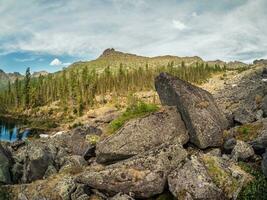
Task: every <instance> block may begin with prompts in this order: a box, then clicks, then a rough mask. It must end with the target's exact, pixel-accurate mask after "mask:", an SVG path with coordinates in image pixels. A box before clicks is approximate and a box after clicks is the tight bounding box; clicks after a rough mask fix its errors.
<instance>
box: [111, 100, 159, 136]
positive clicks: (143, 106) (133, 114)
mask: <svg viewBox="0 0 267 200" xmlns="http://www.w3.org/2000/svg"><path fill="white" fill-rule="evenodd" d="M157 110H159V107H158V106H157V105H155V104H147V103H144V102H142V101H138V102H136V103H135V104H133V105H131V106H129V107H127V109H126V111H125V112H124V113H123V114H122V115H121V116H120V117H119V118H117V119H115V120H113V121H112V122H111V123H110V125H109V130H108V133H109V134H113V133H114V132H116V131H117V130H118V129H120V128H121V127H122V126H123V125H124V124H125V123H126V122H127V121H129V120H130V119H134V118H138V117H142V116H145V115H147V114H149V113H152V112H155V111H157Z"/></svg>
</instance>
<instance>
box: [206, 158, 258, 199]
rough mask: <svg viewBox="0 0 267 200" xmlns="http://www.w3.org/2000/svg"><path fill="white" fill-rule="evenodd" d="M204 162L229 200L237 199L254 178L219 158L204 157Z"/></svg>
mask: <svg viewBox="0 0 267 200" xmlns="http://www.w3.org/2000/svg"><path fill="white" fill-rule="evenodd" d="M202 160H203V162H204V165H205V166H206V169H207V172H208V174H209V175H210V177H211V178H212V180H213V181H214V183H215V184H216V186H217V187H219V188H221V189H222V190H223V191H224V193H225V195H226V196H227V197H228V198H229V199H232V198H234V199H236V198H237V195H238V193H239V192H240V190H241V189H242V187H243V186H245V185H247V184H248V183H249V182H250V181H251V180H252V179H253V177H252V176H251V175H250V174H248V173H246V172H245V171H243V170H242V169H241V168H240V167H239V166H237V165H235V164H234V163H231V162H229V163H228V162H225V161H223V160H222V159H221V158H219V157H215V156H208V155H203V156H202Z"/></svg>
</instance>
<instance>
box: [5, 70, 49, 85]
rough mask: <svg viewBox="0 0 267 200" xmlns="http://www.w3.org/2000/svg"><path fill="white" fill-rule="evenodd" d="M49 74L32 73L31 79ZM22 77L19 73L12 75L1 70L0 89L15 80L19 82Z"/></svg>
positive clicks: (44, 72) (43, 72)
mask: <svg viewBox="0 0 267 200" xmlns="http://www.w3.org/2000/svg"><path fill="white" fill-rule="evenodd" d="M48 74H49V73H48V72H46V71H40V72H34V73H33V74H32V77H34V78H38V77H39V76H40V75H43V76H46V75H48ZM23 77H24V76H23V75H22V74H20V73H19V72H14V73H5V72H4V71H3V70H1V69H0V89H1V88H3V87H5V86H7V85H8V82H10V83H14V82H15V80H16V79H17V78H18V79H19V80H21V79H23Z"/></svg>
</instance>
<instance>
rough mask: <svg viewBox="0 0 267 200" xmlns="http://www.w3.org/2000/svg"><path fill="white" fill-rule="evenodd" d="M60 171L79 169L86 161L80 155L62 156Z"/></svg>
mask: <svg viewBox="0 0 267 200" xmlns="http://www.w3.org/2000/svg"><path fill="white" fill-rule="evenodd" d="M61 162H62V163H61V168H60V171H64V170H66V169H73V168H76V169H79V168H82V167H83V166H85V165H86V161H85V160H84V158H83V157H82V156H78V155H73V156H66V157H64V158H62V161H61Z"/></svg>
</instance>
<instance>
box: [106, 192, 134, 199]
mask: <svg viewBox="0 0 267 200" xmlns="http://www.w3.org/2000/svg"><path fill="white" fill-rule="evenodd" d="M110 200H134V199H133V198H132V197H130V196H129V195H127V194H122V193H118V194H116V195H115V196H114V197H112V198H111V199H110Z"/></svg>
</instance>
